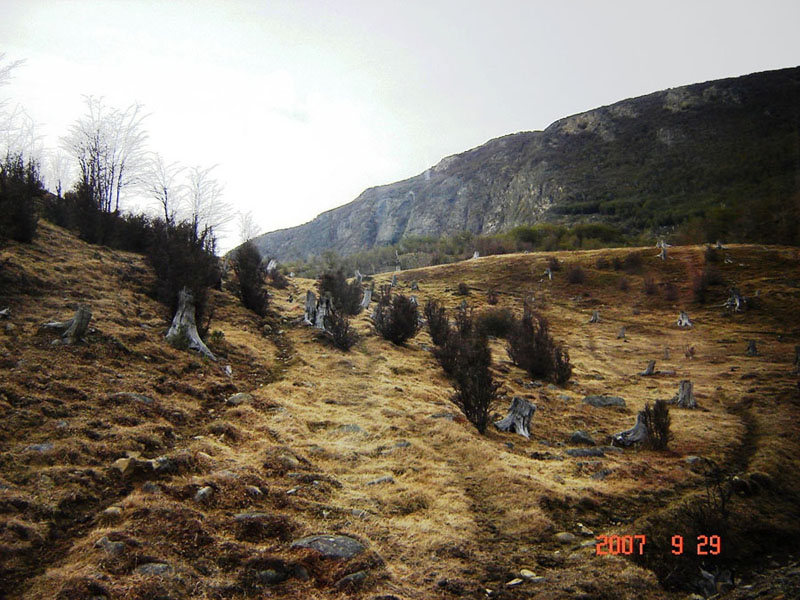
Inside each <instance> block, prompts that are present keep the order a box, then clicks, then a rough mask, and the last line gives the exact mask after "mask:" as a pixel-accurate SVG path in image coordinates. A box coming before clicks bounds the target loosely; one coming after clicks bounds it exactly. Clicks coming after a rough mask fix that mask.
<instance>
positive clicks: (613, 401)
mask: <svg viewBox="0 0 800 600" xmlns="http://www.w3.org/2000/svg"><path fill="white" fill-rule="evenodd" d="M583 401H584V402H585V403H586V404H589V405H591V406H594V407H596V408H602V407H605V406H625V400H623V399H622V398H620V397H619V396H605V395H602V396H586V397H585V398H584V399H583Z"/></svg>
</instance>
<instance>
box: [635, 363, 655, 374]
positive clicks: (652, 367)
mask: <svg viewBox="0 0 800 600" xmlns="http://www.w3.org/2000/svg"><path fill="white" fill-rule="evenodd" d="M655 369H656V361H654V360H651V361H649V362H648V363H647V368H646V369H645V370H644V371H642V372H641V373H639V375H641V376H643V377H648V376H650V375H655V372H656V370H655Z"/></svg>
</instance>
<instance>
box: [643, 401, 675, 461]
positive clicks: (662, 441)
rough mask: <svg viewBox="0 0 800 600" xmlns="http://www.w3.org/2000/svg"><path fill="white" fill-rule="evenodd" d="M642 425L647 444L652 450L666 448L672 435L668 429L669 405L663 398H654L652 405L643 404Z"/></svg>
mask: <svg viewBox="0 0 800 600" xmlns="http://www.w3.org/2000/svg"><path fill="white" fill-rule="evenodd" d="M643 412H644V415H643V416H644V426H645V428H646V429H647V444H648V445H649V446H650V447H651V448H652V449H653V450H666V448H667V445H668V444H669V441H670V439H671V437H672V434H671V433H670V431H669V425H670V418H669V406H668V404H667V402H666V401H665V400H656V402H655V404H654V405H653V407H652V408H651V407H650V403H646V404H645V405H644V411H643Z"/></svg>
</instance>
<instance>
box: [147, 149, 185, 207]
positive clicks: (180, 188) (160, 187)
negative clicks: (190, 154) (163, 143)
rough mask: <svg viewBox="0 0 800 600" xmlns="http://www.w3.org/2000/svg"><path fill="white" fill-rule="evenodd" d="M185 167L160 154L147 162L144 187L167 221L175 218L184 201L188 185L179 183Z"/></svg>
mask: <svg viewBox="0 0 800 600" xmlns="http://www.w3.org/2000/svg"><path fill="white" fill-rule="evenodd" d="M185 169H186V168H185V167H183V166H181V165H180V164H179V163H177V162H171V163H167V162H166V161H165V160H164V157H163V156H161V155H160V154H153V155H152V156H151V157H150V160H149V161H148V163H147V169H146V171H145V175H144V189H145V192H146V193H147V195H148V196H150V198H152V199H153V200H154V201H155V202H156V205H157V207H158V209H159V212H160V213H161V214H163V215H164V221H165V222H167V223H171V222H173V221H174V220H175V217H176V216H177V213H178V210H179V209H180V206H181V204H182V203H183V198H184V195H185V192H186V186H185V185H184V184H182V183H179V181H178V177H179V176H180V175H181V174H182V173H183V171H185Z"/></svg>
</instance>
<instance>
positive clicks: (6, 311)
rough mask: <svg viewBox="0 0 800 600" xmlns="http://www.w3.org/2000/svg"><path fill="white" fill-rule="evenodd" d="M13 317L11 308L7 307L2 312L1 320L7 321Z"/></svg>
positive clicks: (0, 314) (0, 312)
mask: <svg viewBox="0 0 800 600" xmlns="http://www.w3.org/2000/svg"><path fill="white" fill-rule="evenodd" d="M10 316H11V309H10V308H9V307H7V306H6V307H5V308H4V309H3V310H0V319H6V318H8V317H10Z"/></svg>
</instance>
